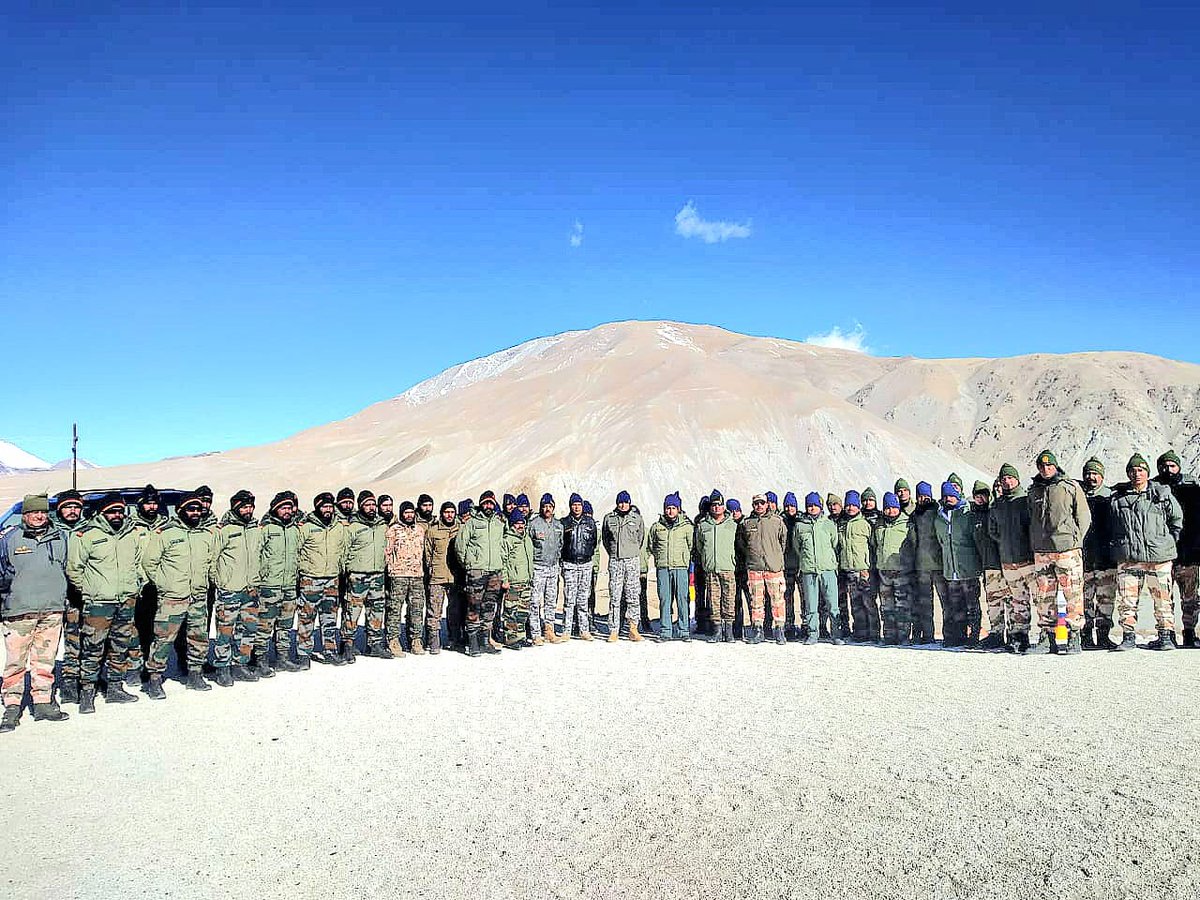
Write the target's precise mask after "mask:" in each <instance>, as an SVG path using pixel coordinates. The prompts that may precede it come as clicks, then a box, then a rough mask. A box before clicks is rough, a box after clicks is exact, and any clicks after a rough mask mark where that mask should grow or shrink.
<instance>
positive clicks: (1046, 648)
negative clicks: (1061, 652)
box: [1025, 629, 1055, 656]
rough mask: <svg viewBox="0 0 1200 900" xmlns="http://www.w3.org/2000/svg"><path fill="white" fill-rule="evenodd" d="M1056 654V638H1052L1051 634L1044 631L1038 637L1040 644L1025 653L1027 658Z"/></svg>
mask: <svg viewBox="0 0 1200 900" xmlns="http://www.w3.org/2000/svg"><path fill="white" fill-rule="evenodd" d="M1054 652H1055V647H1054V638H1052V637H1051V636H1050V632H1049V631H1046V630H1045V629H1043V630H1042V633H1041V635H1040V636H1039V637H1038V642H1037V643H1036V644H1034V645H1033V646H1032V647H1030V648H1029V649H1028V650H1026V651H1025V655H1026V656H1048V655H1049V654H1051V653H1054Z"/></svg>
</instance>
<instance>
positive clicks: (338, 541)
mask: <svg viewBox="0 0 1200 900" xmlns="http://www.w3.org/2000/svg"><path fill="white" fill-rule="evenodd" d="M349 536H350V529H349V528H348V527H347V525H346V520H345V519H343V518H342V517H341V516H339V515H338V514H337V513H334V514H333V518H332V519H331V520H330V522H329V524H328V525H326V524H325V523H324V522H322V521H321V518H320V516H318V515H317V514H316V513H315V512H311V513H309V514H308V515H307V516H305V517H304V521H303V522H301V523H300V546H299V547H298V548H297V550H296V560H297V568H298V569H299V571H300V574H301V575H305V576H308V577H309V578H337V577H338V576H339V575H340V574H342V572H344V571H346V549H347V547H348V546H349V540H348V539H349Z"/></svg>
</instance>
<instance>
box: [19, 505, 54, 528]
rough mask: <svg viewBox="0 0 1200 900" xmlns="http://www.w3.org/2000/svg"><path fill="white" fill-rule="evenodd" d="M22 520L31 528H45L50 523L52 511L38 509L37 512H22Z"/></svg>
mask: <svg viewBox="0 0 1200 900" xmlns="http://www.w3.org/2000/svg"><path fill="white" fill-rule="evenodd" d="M21 521H22V522H24V523H25V524H26V526H28V527H29V528H33V529H35V530H36V529H38V528H45V527H46V526H47V525H48V524H49V523H50V513H48V512H43V511H42V510H40V509H39V510H37V511H36V512H27V513H21Z"/></svg>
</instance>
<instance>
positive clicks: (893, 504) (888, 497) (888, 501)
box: [883, 491, 900, 509]
mask: <svg viewBox="0 0 1200 900" xmlns="http://www.w3.org/2000/svg"><path fill="white" fill-rule="evenodd" d="M883 508H884V509H899V508H900V500H899V499H898V498H897V497H896V495H895V494H893V493H892V492H891V491H887V492H885V493H884V495H883Z"/></svg>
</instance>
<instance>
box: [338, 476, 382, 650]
mask: <svg viewBox="0 0 1200 900" xmlns="http://www.w3.org/2000/svg"><path fill="white" fill-rule="evenodd" d="M346 527H347V529H348V534H347V536H346V541H347V546H346V570H347V574H346V599H345V602H344V603H343V604H342V646H343V647H344V648H345V649H344V655H345V658H346V662H350V663H352V662H354V657H355V650H354V637H355V635H356V634H357V633H358V618H359V616H360V615H363V613H364V612H365V613H366V615H365V616H364V618H363V626H364V627H363V630H364V632H365V635H364V637H365V641H364V643H365V645H366V654H367V655H368V656H374V657H376V658H378V659H392V651H391V650H390V649H388V646H387V637H386V633H385V631H384V627H385V622H386V616H387V606H386V596H387V594H386V591H385V589H384V572H385V571H386V569H387V556H386V550H387V534H388V525H387V523H386V522H384V521H383V519H381V518H380V517H379V501H378V500H376V499H375V495H374V494H373V493H372V492H371V491H367V490H363V491H359V492H358V509H357V510H355V512H354V515H353V516H352V517H351V519H350V523H349V524H348V525H347V526H346Z"/></svg>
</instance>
